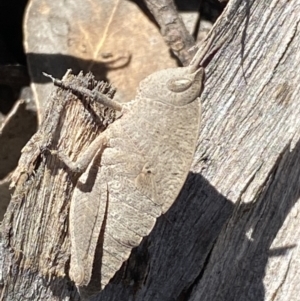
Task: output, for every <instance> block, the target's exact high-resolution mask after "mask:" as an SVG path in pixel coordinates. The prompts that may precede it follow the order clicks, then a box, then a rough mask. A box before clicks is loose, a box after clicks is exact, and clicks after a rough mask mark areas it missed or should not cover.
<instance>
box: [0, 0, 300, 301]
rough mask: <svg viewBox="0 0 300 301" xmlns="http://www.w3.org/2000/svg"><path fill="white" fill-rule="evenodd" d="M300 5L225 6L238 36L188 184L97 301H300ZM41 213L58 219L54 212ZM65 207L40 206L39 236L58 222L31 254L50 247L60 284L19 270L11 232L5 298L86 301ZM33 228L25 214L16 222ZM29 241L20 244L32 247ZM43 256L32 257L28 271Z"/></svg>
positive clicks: (222, 61)
mask: <svg viewBox="0 0 300 301" xmlns="http://www.w3.org/2000/svg"><path fill="white" fill-rule="evenodd" d="M299 4H300V2H299V0H294V1H293V0H292V1H279V0H276V1H275V0H268V1H254V0H253V1H250V0H249V1H234V0H232V1H230V2H229V3H228V6H227V8H226V11H225V12H224V15H223V17H222V18H221V19H220V20H219V22H218V24H217V25H216V26H215V30H216V32H217V37H220V39H221V35H222V34H223V35H224V33H225V32H226V34H227V33H228V32H229V35H230V36H231V38H229V39H228V42H227V43H226V44H225V45H224V46H223V47H222V49H221V50H220V51H219V53H217V55H216V58H215V59H214V61H213V63H211V64H210V65H209V67H208V71H207V81H206V84H205V89H204V92H203V94H202V97H201V100H202V103H203V114H202V120H203V121H202V125H201V134H200V137H199V143H198V149H197V152H196V155H195V158H194V164H193V167H192V169H191V171H190V174H189V176H188V179H187V182H186V184H185V186H184V188H183V190H182V192H181V194H180V196H179V197H178V198H177V200H176V201H175V203H174V205H173V206H172V207H171V209H170V210H169V211H168V212H167V213H166V214H165V215H163V216H161V217H160V218H159V219H158V221H157V223H156V225H155V227H154V229H153V231H152V232H151V233H150V235H149V236H148V237H146V238H144V239H143V241H142V242H141V244H140V245H139V246H138V247H137V248H136V249H134V251H133V253H132V255H131V257H130V259H129V260H128V261H127V262H126V263H125V264H124V265H123V267H122V268H121V270H120V271H119V272H118V273H117V275H116V276H115V278H114V279H113V280H112V282H111V283H110V284H109V285H108V286H107V287H106V288H105V290H104V291H102V292H101V293H100V294H99V295H98V296H96V297H95V298H93V300H129V299H132V298H134V299H135V300H143V301H146V300H277V301H279V300H287V299H288V300H297V299H298V295H299V293H298V290H299V285H298V283H299V277H300V275H299V272H298V271H299V256H300V254H299V248H298V246H297V242H298V237H299V231H300V230H299V229H300V227H299V219H298V218H297V217H298V211H299V202H298V200H299V178H300V174H299V173H300V169H299V163H300V162H299V161H300V146H299V125H300V119H299V114H300V112H299V111H300V104H299V101H300V100H299V97H298V95H299V84H298V83H299V77H300V73H299V71H298V66H299V61H300V54H299V51H298V49H299V46H300V45H299V44H300V35H299V28H298V27H299V25H298V24H299V19H300V11H299V10H300V5H299ZM23 206H26V203H23ZM39 206H42V208H47V209H48V210H50V209H51V204H49V203H47V204H39ZM65 206H66V204H65ZM62 208H63V209H64V210H63V211H61V212H59V211H54V214H52V215H50V214H49V215H45V216H43V217H42V215H43V213H42V212H44V211H40V210H41V208H40V207H38V206H35V207H31V208H30V210H31V211H32V212H39V214H40V216H41V217H40V220H41V221H43V223H42V224H39V223H38V220H35V221H34V222H32V225H31V226H32V229H37V228H39V231H41V230H40V229H42V230H43V229H44V227H45V225H46V224H48V223H52V225H54V226H55V225H56V224H55V223H61V224H60V228H58V229H57V228H54V229H53V231H56V232H55V233H53V236H52V239H48V238H47V237H46V238H44V240H43V241H42V240H37V242H36V243H35V244H33V245H31V248H32V253H33V254H34V256H36V254H39V252H40V251H41V250H43V247H45V246H46V245H47V244H48V245H49V246H50V245H51V246H52V249H51V250H50V249H49V250H50V251H51V252H49V253H48V254H50V255H51V256H50V257H47V260H48V261H47V262H46V263H47V264H48V270H47V271H46V272H47V273H48V274H49V275H51V276H52V277H45V276H42V275H41V274H40V273H38V272H37V270H34V269H30V268H29V266H27V267H26V268H25V269H18V266H19V261H20V260H22V245H21V244H20V245H19V247H20V249H19V250H18V251H19V256H16V255H15V256H14V257H13V258H12V257H11V253H9V250H8V248H7V245H6V244H7V241H8V237H9V236H11V235H12V234H13V235H15V233H13V232H11V231H10V232H9V233H5V231H3V233H2V236H3V237H4V238H3V242H2V247H1V258H2V262H0V264H1V270H2V277H3V279H9V281H7V280H6V282H5V285H4V287H3V288H2V299H3V300H44V299H43V297H44V296H46V295H48V296H49V297H48V299H49V300H70V299H68V298H71V300H77V299H76V298H78V296H76V292H75V290H74V287H72V286H71V284H70V283H69V282H68V280H67V279H66V277H65V276H64V275H65V267H66V266H67V262H68V260H67V258H68V254H67V253H64V252H67V251H66V250H67V249H68V248H67V246H66V245H67V244H68V242H67V241H66V233H65V232H63V231H64V229H65V228H64V227H62V225H65V224H64V223H66V220H67V213H66V210H67V209H66V208H65V207H62ZM12 209H13V205H11V206H10V209H9V212H8V214H7V216H6V218H5V220H4V230H5V225H6V224H7V223H9V222H11V220H10V218H11V217H12V216H11V214H10V212H11V210H12ZM52 209H53V208H52ZM62 212H63V214H62ZM58 213H59V214H58ZM26 218H28V217H26V216H23V215H18V219H16V220H15V222H18V223H19V224H22V223H24V220H25V219H26ZM31 231H32V230H31V229H27V231H26V230H25V229H24V230H23V232H22V233H20V234H19V235H20V237H21V238H22V237H23V238H22V239H25V240H26V239H28V236H29V235H33V234H34V233H33V232H31ZM21 234H22V235H21ZM36 235H37V236H38V234H36ZM38 237H40V236H38ZM21 238H20V239H21ZM22 239H21V241H22ZM50 243H51V244H50ZM34 256H33V257H32V258H27V260H28V262H29V263H30V265H31V263H32V260H36V259H35V257H34ZM18 260H19V261H18ZM61 263H65V265H64V264H61ZM7 271H9V277H8V278H6V276H7ZM39 272H40V271H39ZM55 275H58V276H56V277H54V276H55ZM59 275H60V276H59ZM1 282H2V283H3V280H2V281H1ZM37 287H38V289H37Z"/></svg>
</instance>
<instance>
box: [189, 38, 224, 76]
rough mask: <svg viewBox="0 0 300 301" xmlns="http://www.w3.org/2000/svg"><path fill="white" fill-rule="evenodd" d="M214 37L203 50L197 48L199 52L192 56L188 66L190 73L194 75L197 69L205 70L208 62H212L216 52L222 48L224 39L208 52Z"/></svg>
mask: <svg viewBox="0 0 300 301" xmlns="http://www.w3.org/2000/svg"><path fill="white" fill-rule="evenodd" d="M214 37H215V35H214V34H213V36H212V37H211V38H210V40H209V41H208V42H207V44H206V46H205V47H204V48H199V50H198V51H197V52H196V54H195V55H194V57H193V59H192V61H191V62H190V64H189V68H190V73H194V72H196V71H197V69H199V67H203V68H205V67H206V66H207V65H208V64H209V62H210V61H211V60H212V58H213V57H214V55H215V54H216V53H217V51H218V50H219V49H220V48H221V47H222V46H223V44H224V42H225V39H226V37H224V38H223V39H222V40H221V41H220V42H219V43H218V44H217V45H216V46H215V47H214V48H213V49H212V50H210V51H209V49H210V47H211V45H212V44H213V41H214Z"/></svg>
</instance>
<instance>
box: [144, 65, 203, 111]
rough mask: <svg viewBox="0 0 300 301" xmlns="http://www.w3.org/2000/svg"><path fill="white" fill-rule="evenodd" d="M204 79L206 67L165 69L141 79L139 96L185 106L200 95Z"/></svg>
mask: <svg viewBox="0 0 300 301" xmlns="http://www.w3.org/2000/svg"><path fill="white" fill-rule="evenodd" d="M203 80H204V68H199V69H198V70H196V71H194V70H193V69H192V68H190V67H181V68H172V69H165V70H161V71H157V72H155V73H153V74H151V75H149V76H148V77H146V78H145V79H144V80H143V81H141V83H140V86H139V93H138V96H139V97H140V98H150V99H153V100H154V101H159V102H163V103H165V104H170V105H173V106H184V105H187V104H189V103H191V102H193V101H194V100H195V99H196V98H197V97H198V96H200V94H201V91H202V87H203Z"/></svg>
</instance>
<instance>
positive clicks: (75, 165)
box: [50, 133, 108, 174]
mask: <svg viewBox="0 0 300 301" xmlns="http://www.w3.org/2000/svg"><path fill="white" fill-rule="evenodd" d="M107 145H108V138H107V136H106V135H105V133H101V134H100V135H99V136H98V137H97V138H96V139H95V140H94V141H93V142H92V143H91V144H90V145H89V146H88V148H87V149H86V150H85V151H84V152H83V153H82V154H81V155H80V156H79V158H78V159H77V161H76V162H74V161H72V160H71V159H70V158H69V157H68V156H67V155H66V154H64V153H62V152H59V151H53V150H51V151H50V152H51V154H53V155H56V156H57V157H58V158H59V159H60V160H61V161H62V162H64V164H65V165H66V166H67V167H68V168H69V169H70V170H71V171H72V172H75V173H80V174H82V173H83V172H84V171H85V170H86V169H87V167H88V166H89V164H90V162H91V161H92V160H93V158H94V156H95V155H96V153H98V152H102V151H103V150H104V148H105V147H106V146H107Z"/></svg>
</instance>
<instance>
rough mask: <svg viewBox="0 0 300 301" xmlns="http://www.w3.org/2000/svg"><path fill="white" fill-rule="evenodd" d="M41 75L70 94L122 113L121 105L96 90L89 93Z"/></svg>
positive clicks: (85, 89)
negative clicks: (83, 97)
mask: <svg viewBox="0 0 300 301" xmlns="http://www.w3.org/2000/svg"><path fill="white" fill-rule="evenodd" d="M43 75H45V76H46V77H49V78H50V79H51V80H52V82H53V84H54V85H55V86H57V87H60V88H62V89H66V90H70V91H71V92H72V93H77V94H79V95H82V96H86V97H89V98H91V99H93V100H94V101H97V102H99V103H101V104H103V105H104V106H106V107H109V108H112V109H114V110H116V111H122V105H121V104H120V103H118V102H116V101H114V100H112V99H111V98H109V97H108V96H106V95H105V94H102V93H100V92H99V91H96V90H92V91H91V90H89V89H87V88H84V87H79V86H77V85H74V84H72V83H66V82H64V81H62V80H59V79H57V78H54V77H53V76H52V75H49V74H47V73H45V72H43Z"/></svg>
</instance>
